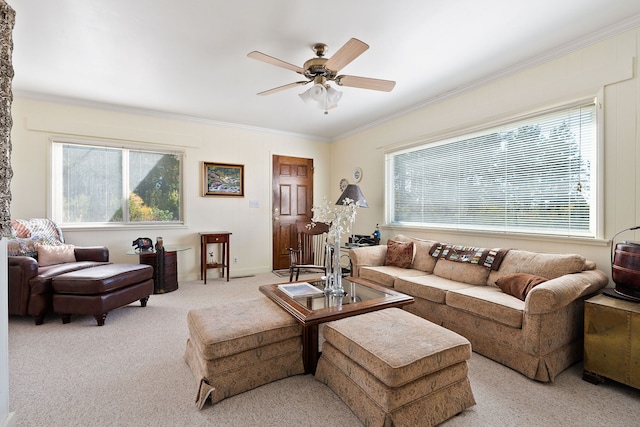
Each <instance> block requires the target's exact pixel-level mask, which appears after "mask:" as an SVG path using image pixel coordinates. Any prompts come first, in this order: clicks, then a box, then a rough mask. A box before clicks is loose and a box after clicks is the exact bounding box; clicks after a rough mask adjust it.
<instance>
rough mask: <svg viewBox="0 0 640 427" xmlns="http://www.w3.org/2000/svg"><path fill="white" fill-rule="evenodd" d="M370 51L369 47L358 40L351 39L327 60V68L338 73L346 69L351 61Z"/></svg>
mask: <svg viewBox="0 0 640 427" xmlns="http://www.w3.org/2000/svg"><path fill="white" fill-rule="evenodd" d="M367 49H369V45H368V44H366V43H364V42H361V41H360V40H358V39H350V40H349V41H348V42H346V43H345V44H344V46H342V47H341V48H340V49H338V51H337V52H336V53H335V54H334V55H333V56H332V57H331V58H329V59H328V60H327V62H326V64H325V67H326V68H328V69H330V70H333V71H335V72H336V73H337V72H338V71H340V70H342V69H343V68H344V67H346V66H347V65H348V64H349V63H350V62H351V61H353V60H354V59H356V58H357V57H358V56H360V55H362V54H363V53H364V51H366V50H367Z"/></svg>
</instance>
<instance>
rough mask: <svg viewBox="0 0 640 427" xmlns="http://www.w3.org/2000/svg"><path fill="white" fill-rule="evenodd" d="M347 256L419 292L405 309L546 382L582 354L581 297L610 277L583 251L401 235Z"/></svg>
mask: <svg viewBox="0 0 640 427" xmlns="http://www.w3.org/2000/svg"><path fill="white" fill-rule="evenodd" d="M409 248H410V250H409ZM349 257H350V258H351V262H352V265H353V273H352V274H353V275H354V276H355V277H359V278H360V279H362V280H364V281H365V282H370V283H375V284H378V285H383V286H387V287H391V288H394V289H395V290H397V291H399V292H402V293H405V294H409V295H411V296H413V297H414V299H415V303H414V304H409V305H407V306H405V309H406V310H407V311H410V312H412V313H414V314H417V315H419V316H421V317H423V318H425V319H427V320H430V321H432V322H434V323H437V324H439V325H441V326H443V327H445V328H447V329H450V330H452V331H454V332H457V333H459V334H461V335H463V336H464V337H465V338H467V339H468V340H469V341H470V342H471V345H472V348H473V351H475V352H477V353H479V354H482V355H484V356H486V357H488V358H490V359H493V360H495V361H497V362H499V363H501V364H503V365H506V366H508V367H510V368H512V369H514V370H516V371H518V372H521V373H522V374H524V375H526V376H527V377H529V378H532V379H534V380H538V381H541V382H549V381H553V380H554V378H555V376H556V375H557V374H558V373H560V372H561V371H563V370H564V369H566V368H567V367H569V366H571V365H572V364H574V363H575V362H577V361H579V360H581V358H582V352H583V322H584V320H583V308H584V303H583V301H584V299H586V298H588V297H589V296H591V295H593V294H595V293H598V292H599V290H600V289H602V288H604V287H606V285H607V283H608V279H607V276H606V275H605V274H604V273H603V272H602V271H599V270H597V269H596V266H595V263H593V262H592V261H588V260H586V259H585V258H584V257H582V256H580V255H575V254H550V253H534V252H529V251H523V250H517V249H509V250H504V249H501V250H495V249H483V248H471V247H464V246H461V245H450V244H444V243H440V242H436V241H431V240H421V239H416V238H412V237H407V236H403V235H398V236H395V237H394V238H393V239H391V240H390V241H389V242H388V245H379V246H370V247H361V248H354V249H351V250H350V251H349ZM425 339H428V337H425Z"/></svg>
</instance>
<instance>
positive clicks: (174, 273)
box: [140, 251, 178, 294]
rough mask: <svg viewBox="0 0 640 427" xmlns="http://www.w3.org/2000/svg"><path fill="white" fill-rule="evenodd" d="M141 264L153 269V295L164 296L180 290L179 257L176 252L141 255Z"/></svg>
mask: <svg viewBox="0 0 640 427" xmlns="http://www.w3.org/2000/svg"><path fill="white" fill-rule="evenodd" d="M140 264H147V265H150V266H152V267H153V293H154V294H164V293H166V292H173V291H175V290H176V289H178V257H177V254H176V251H159V252H147V253H144V252H143V253H140Z"/></svg>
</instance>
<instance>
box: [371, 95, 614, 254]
mask: <svg viewBox="0 0 640 427" xmlns="http://www.w3.org/2000/svg"><path fill="white" fill-rule="evenodd" d="M602 94H603V92H602V90H600V91H599V92H598V94H596V95H594V96H590V97H588V98H580V99H577V100H574V101H570V102H565V103H562V104H557V105H554V106H552V107H549V108H545V109H538V110H535V111H529V112H527V113H523V114H519V115H512V116H509V117H505V118H503V119H500V120H495V121H492V122H485V123H483V124H481V125H477V126H468V127H464V128H459V129H456V130H453V131H449V132H442V133H438V134H435V135H434V136H431V137H429V138H426V137H421V138H417V139H415V140H412V141H405V142H404V143H399V144H394V145H392V146H388V147H387V148H386V149H385V152H384V174H385V176H384V182H385V187H384V188H385V190H384V191H385V194H384V198H385V222H386V226H388V227H391V228H411V229H416V230H438V231H448V232H464V233H467V234H468V233H476V234H493V235H505V234H508V235H514V236H529V237H536V238H549V237H552V238H570V239H584V240H588V241H594V240H599V239H602V238H603V237H602V236H603V223H602V222H603V212H604V206H603V205H604V203H603V200H604V195H603V188H604V185H603V168H604V157H603V152H604V149H603V139H604V126H603V117H604V114H603V104H602V101H601V100H602ZM587 104H593V105H594V112H595V120H594V124H595V129H594V145H593V158H594V161H595V163H596V164H595V167H592V168H591V171H590V173H591V174H592V175H593V179H592V181H591V182H592V183H593V186H592V188H591V191H592V192H593V193H594V194H593V197H591V200H593V203H594V204H595V205H594V206H593V207H591V208H590V223H591V227H590V232H589V234H588V235H585V234H580V235H577V234H576V235H573V234H567V233H558V232H553V231H554V230H550V232H548V233H541V232H531V231H524V230H522V231H518V230H513V229H508V230H504V229H499V228H491V227H487V226H486V225H483V224H479V223H476V224H475V225H471V226H467V225H465V226H460V224H457V225H456V224H445V225H440V224H435V223H419V222H408V221H405V222H400V221H395V220H394V213H395V206H394V201H395V198H394V191H395V190H394V187H395V182H394V173H393V157H394V156H395V155H398V154H402V153H407V152H411V151H418V150H420V149H423V148H431V147H436V146H439V145H444V144H448V143H454V142H456V141H462V140H467V139H471V138H474V137H477V136H478V135H482V134H484V135H488V134H490V133H491V131H494V130H495V129H496V128H499V127H503V126H508V125H510V124H516V123H518V122H522V121H526V120H531V119H534V118H536V117H540V116H544V115H546V114H553V113H555V112H558V111H562V110H568V109H571V108H575V107H579V106H584V105H587Z"/></svg>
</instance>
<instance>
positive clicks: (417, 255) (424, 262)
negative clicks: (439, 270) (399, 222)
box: [393, 234, 438, 273]
mask: <svg viewBox="0 0 640 427" xmlns="http://www.w3.org/2000/svg"><path fill="white" fill-rule="evenodd" d="M393 240H395V241H396V242H413V244H414V254H413V263H412V264H411V268H413V269H416V270H422V271H426V272H427V273H433V268H434V267H435V266H436V261H437V258H434V257H432V256H431V255H430V254H429V251H430V250H431V247H432V246H433V245H437V244H438V242H436V241H435V240H424V239H418V238H416V237H409V236H404V235H402V234H398V235H397V236H395V237H394V238H393Z"/></svg>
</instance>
